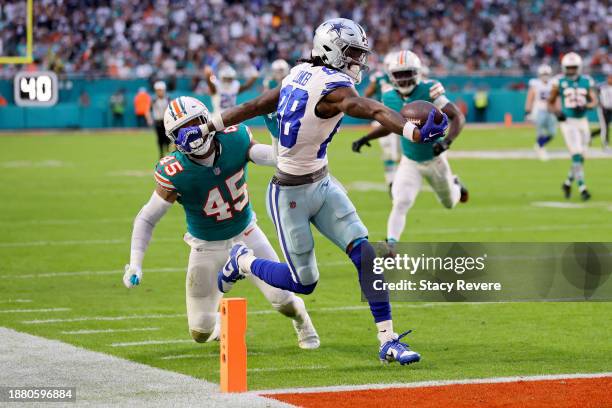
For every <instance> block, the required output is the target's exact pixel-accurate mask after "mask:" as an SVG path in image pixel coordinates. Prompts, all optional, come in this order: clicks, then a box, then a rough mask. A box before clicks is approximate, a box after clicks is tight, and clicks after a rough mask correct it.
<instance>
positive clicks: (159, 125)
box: [151, 81, 170, 159]
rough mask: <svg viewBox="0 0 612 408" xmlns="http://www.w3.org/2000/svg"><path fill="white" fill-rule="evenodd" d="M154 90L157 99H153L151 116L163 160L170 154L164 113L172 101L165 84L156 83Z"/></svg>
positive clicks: (161, 82) (160, 156)
mask: <svg viewBox="0 0 612 408" xmlns="http://www.w3.org/2000/svg"><path fill="white" fill-rule="evenodd" d="M153 89H155V99H153V105H152V109H151V115H152V116H153V123H154V125H155V133H156V134H157V146H158V147H159V158H160V159H161V158H162V157H164V156H165V155H166V153H168V148H169V147H170V139H168V137H167V136H166V129H165V127H164V113H165V112H166V108H167V107H168V103H169V102H170V101H169V100H168V97H167V96H166V83H165V82H163V81H157V82H155V84H154V85H153Z"/></svg>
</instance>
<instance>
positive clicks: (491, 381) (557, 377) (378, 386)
mask: <svg viewBox="0 0 612 408" xmlns="http://www.w3.org/2000/svg"><path fill="white" fill-rule="evenodd" d="M605 377H612V372H604V373H584V374H582V373H578V374H550V375H528V376H515V377H492V378H474V379H466V380H441V381H419V382H410V383H392V384H361V385H337V386H330V387H308V388H284V389H273V390H263V391H253V392H252V394H259V395H268V394H295V393H311V392H338V391H360V390H379V389H383V388H420V387H439V386H445V385H459V384H497V383H509V382H517V381H546V380H570V379H577V378H605Z"/></svg>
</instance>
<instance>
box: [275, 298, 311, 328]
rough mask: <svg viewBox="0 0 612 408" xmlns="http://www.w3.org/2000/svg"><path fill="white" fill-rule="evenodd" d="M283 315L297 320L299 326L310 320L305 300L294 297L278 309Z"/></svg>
mask: <svg viewBox="0 0 612 408" xmlns="http://www.w3.org/2000/svg"><path fill="white" fill-rule="evenodd" d="M278 311H279V312H281V313H282V314H283V315H285V316H287V317H289V318H291V319H293V320H295V322H296V323H297V324H303V323H304V320H306V319H307V318H308V313H307V312H306V305H305V304H304V300H303V299H302V298H300V297H298V296H295V295H294V296H292V298H291V300H290V301H289V302H287V303H285V304H284V305H281V306H280V307H279V308H278Z"/></svg>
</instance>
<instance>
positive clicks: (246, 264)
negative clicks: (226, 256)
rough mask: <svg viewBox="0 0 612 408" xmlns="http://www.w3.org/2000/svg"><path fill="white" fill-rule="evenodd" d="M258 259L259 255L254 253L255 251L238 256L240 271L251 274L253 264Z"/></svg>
mask: <svg viewBox="0 0 612 408" xmlns="http://www.w3.org/2000/svg"><path fill="white" fill-rule="evenodd" d="M256 259H257V257H256V256H255V255H253V251H251V252H249V253H248V254H245V255H242V256H240V257H238V266H239V267H240V271H241V272H242V273H244V274H247V275H248V274H250V273H251V264H252V263H253V261H254V260H256Z"/></svg>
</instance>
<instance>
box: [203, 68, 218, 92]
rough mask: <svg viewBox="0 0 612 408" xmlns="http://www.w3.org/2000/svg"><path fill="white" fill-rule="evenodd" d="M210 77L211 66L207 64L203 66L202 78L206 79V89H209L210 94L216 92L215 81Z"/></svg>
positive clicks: (211, 72)
mask: <svg viewBox="0 0 612 408" xmlns="http://www.w3.org/2000/svg"><path fill="white" fill-rule="evenodd" d="M212 77H213V70H212V68H211V67H209V66H207V67H206V68H204V79H206V84H208V90H209V91H210V94H211V95H214V94H216V93H217V86H216V85H215V81H213V79H212Z"/></svg>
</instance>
